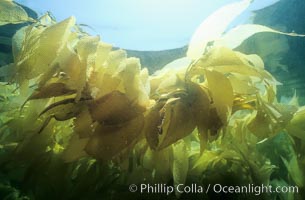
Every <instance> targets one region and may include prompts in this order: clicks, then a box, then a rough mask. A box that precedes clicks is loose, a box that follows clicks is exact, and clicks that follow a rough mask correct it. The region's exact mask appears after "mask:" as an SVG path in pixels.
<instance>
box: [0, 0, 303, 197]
mask: <svg viewBox="0 0 305 200" xmlns="http://www.w3.org/2000/svg"><path fill="white" fill-rule="evenodd" d="M249 3H250V1H247V0H245V1H241V2H237V3H233V4H230V5H228V6H225V7H223V8H221V9H220V10H218V11H216V12H215V13H214V14H213V15H212V16H211V18H209V19H207V21H205V22H204V23H203V25H202V26H201V27H200V28H199V29H198V31H197V32H196V33H195V34H194V36H193V39H192V41H191V43H190V45H189V51H188V54H187V55H186V57H184V58H181V59H177V60H175V61H173V62H171V63H169V64H168V65H166V66H165V67H164V68H163V69H162V70H160V71H158V72H155V74H152V75H149V74H148V70H147V69H145V68H142V67H141V63H140V60H139V59H137V58H134V57H128V55H127V53H126V52H125V51H124V50H122V49H113V48H112V45H110V44H106V43H104V42H103V41H101V40H100V38H99V37H95V36H90V35H88V34H87V33H84V32H83V31H80V30H79V28H78V27H77V25H76V24H75V19H74V18H73V17H70V18H68V19H66V20H64V21H62V22H59V23H56V22H55V21H54V20H53V19H52V18H51V17H50V16H48V14H46V15H45V16H43V17H41V18H40V19H39V20H38V21H37V22H35V23H33V24H30V25H28V26H27V27H25V28H23V29H21V30H19V32H17V35H18V37H17V36H16V37H14V38H13V40H15V42H16V44H17V43H19V45H16V49H15V51H14V63H12V64H11V65H10V66H7V67H6V69H5V70H6V71H10V73H8V74H11V77H9V80H10V83H1V85H0V90H1V96H0V114H1V115H0V130H1V132H0V141H1V143H0V153H1V155H3V156H1V159H0V173H1V176H2V175H3V174H4V172H5V173H6V174H7V175H5V176H6V177H7V180H6V182H3V183H2V182H1V183H2V186H3V187H2V188H7V191H8V192H7V193H3V198H4V197H6V198H7V197H8V195H13V194H15V196H16V198H17V197H19V196H21V195H20V194H25V195H27V196H30V198H33V199H46V198H49V199H70V198H84V199H86V198H87V199H88V198H89V199H90V198H91V199H96V198H98V197H99V196H101V195H103V196H107V195H109V199H113V197H118V198H120V197H122V196H124V197H126V196H130V195H131V196H132V194H131V193H129V192H128V191H127V189H128V185H129V184H141V183H151V184H155V183H159V184H160V183H162V184H169V185H173V186H177V185H179V184H190V183H198V184H200V185H203V186H205V187H207V186H208V184H209V183H212V184H216V183H218V184H220V183H221V184H234V185H248V184H249V183H250V184H255V185H261V184H273V185H279V184H283V185H297V186H298V187H299V188H300V190H301V189H302V187H303V186H304V179H303V178H301V177H302V175H303V174H304V170H303V169H304V163H305V162H304V160H305V159H304V154H303V153H302V152H303V151H304V125H303V124H304V119H305V118H304V108H303V107H299V106H298V104H297V103H296V102H297V98H296V97H294V99H293V100H292V101H291V103H289V104H283V103H280V102H278V101H277V98H276V94H277V92H276V87H277V85H279V84H280V83H279V82H277V81H276V79H275V78H274V77H273V76H272V74H270V73H269V72H268V71H266V69H265V66H264V61H263V60H262V59H261V58H260V57H259V56H258V55H255V54H252V55H246V54H244V53H242V52H238V51H236V50H234V49H233V48H235V47H237V46H238V45H239V44H241V43H242V41H243V40H245V39H247V38H248V37H250V36H252V35H253V34H255V33H257V32H266V31H267V32H268V31H269V32H270V31H271V32H274V33H276V34H278V33H279V34H283V33H281V32H278V31H275V30H273V29H269V28H267V27H264V26H258V25H244V26H242V27H240V28H237V29H234V31H233V32H234V33H235V34H236V35H240V34H241V35H244V37H239V36H238V37H236V38H237V40H238V41H237V40H231V39H226V38H231V36H230V34H231V33H232V32H231V31H228V32H227V33H226V34H223V32H224V31H225V29H226V28H227V26H228V24H229V23H230V22H231V21H232V20H233V19H234V18H235V17H237V16H238V15H239V13H241V12H242V11H243V10H244V9H246V7H247V6H248V5H249ZM232 9H233V10H236V13H232ZM222 13H225V14H226V16H228V15H230V16H229V17H227V18H226V19H225V21H223V24H222V25H221V26H219V27H216V28H215V30H214V29H213V28H211V27H210V26H208V25H209V24H211V23H215V22H217V21H218V20H220V19H221V20H224V19H223V16H222V15H221V14H222ZM215 20H216V21H215ZM226 20H227V21H226ZM202 27H204V30H203V28H202ZM247 27H249V29H247ZM254 27H255V29H254ZM209 28H210V29H211V30H208V29H209ZM212 29H213V30H212ZM206 30H207V32H204V34H200V33H201V32H202V31H206ZM239 31H243V32H241V33H239ZM244 31H245V32H244ZM212 33H213V34H214V35H211V34H212ZM262 34H263V33H262ZM287 35H289V36H301V35H297V34H296V35H291V34H287ZM229 36H230V37H229ZM219 39H220V40H219ZM223 41H227V42H229V45H225V43H223ZM209 42H212V43H209ZM20 43H21V44H20ZM208 43H209V44H208ZM207 45H208V48H206V47H207ZM283 138H284V139H283ZM297 144H301V145H300V146H297ZM270 146H271V147H273V146H274V147H275V149H276V150H274V151H271V150H270V149H272V148H270ZM17 172H18V173H17ZM14 173H16V174H14ZM3 176H4V175H3ZM20 185H26V187H20ZM93 186H94V187H93ZM125 186H126V188H125ZM15 188H17V189H15ZM122 188H123V189H122ZM18 190H20V191H21V193H19V192H18ZM122 190H123V191H122ZM174 193H175V194H172V196H170V197H173V198H178V197H180V196H181V198H185V197H188V196H187V195H190V194H181V193H179V191H177V190H176V191H175V192H174ZM1 195H2V193H1ZM134 195H135V196H132V197H133V198H137V197H138V198H142V197H143V196H137V194H134ZM141 195H142V194H141ZM174 195H176V196H174ZM302 195H303V193H301V192H300V193H299V194H295V198H301V197H302ZM161 196H162V195H161ZM1 197H2V196H1ZM201 197H202V198H210V199H211V198H214V197H217V195H216V194H212V193H208V194H202V196H200V198H201ZM249 197H251V198H252V197H253V198H256V196H251V195H250V196H249ZM261 197H262V198H264V199H268V198H269V199H270V198H272V199H276V198H277V195H276V194H272V195H271V194H264V195H262V196H261ZM281 197H282V196H281Z"/></svg>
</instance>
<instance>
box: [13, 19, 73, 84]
mask: <svg viewBox="0 0 305 200" xmlns="http://www.w3.org/2000/svg"><path fill="white" fill-rule="evenodd" d="M74 24H75V18H74V17H70V18H68V19H66V20H64V21H62V22H60V23H58V24H55V25H52V26H50V27H47V28H45V29H41V28H40V29H36V28H35V27H29V29H28V30H27V33H26V37H25V40H24V41H25V42H24V43H23V48H22V50H21V52H20V54H19V55H18V56H17V58H16V67H17V75H18V77H20V78H19V79H21V80H20V81H21V82H22V80H23V79H32V78H34V77H36V76H38V75H40V74H42V73H44V74H47V73H48V72H50V71H52V70H53V69H52V67H54V66H56V65H55V63H53V61H54V60H55V58H56V57H57V56H58V55H59V53H60V51H61V50H62V49H63V47H65V45H66V43H67V41H68V39H69V36H70V34H71V30H70V29H71V27H72V26H73V25H74ZM52 75H53V74H52ZM52 75H51V76H52Z"/></svg>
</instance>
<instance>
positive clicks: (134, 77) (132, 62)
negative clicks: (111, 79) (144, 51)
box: [115, 58, 149, 108]
mask: <svg viewBox="0 0 305 200" xmlns="http://www.w3.org/2000/svg"><path fill="white" fill-rule="evenodd" d="M140 73H141V65H140V60H139V59H137V58H127V59H126V60H125V62H124V63H122V64H121V65H120V67H119V68H118V71H117V74H115V77H118V78H120V79H121V80H122V82H121V84H122V87H123V88H124V93H125V94H126V96H127V97H128V98H129V99H130V100H131V101H132V102H133V103H134V104H137V105H139V106H142V107H143V108H145V107H146V106H147V105H149V94H147V93H146V89H145V87H144V85H143V82H142V80H141V77H140Z"/></svg>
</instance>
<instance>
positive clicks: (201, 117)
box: [188, 82, 215, 150]
mask: <svg viewBox="0 0 305 200" xmlns="http://www.w3.org/2000/svg"><path fill="white" fill-rule="evenodd" d="M188 93H189V97H190V98H191V103H190V104H191V112H192V113H193V116H194V121H195V124H196V126H197V129H198V134H199V139H200V149H201V150H204V149H205V147H206V143H207V141H208V130H209V129H210V128H211V123H210V121H211V120H210V118H211V116H210V109H211V99H210V96H209V94H208V91H207V89H206V88H203V86H200V85H199V84H195V83H192V82H190V83H188ZM213 123H215V121H214V122H213Z"/></svg>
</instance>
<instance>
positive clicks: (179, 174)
mask: <svg viewBox="0 0 305 200" xmlns="http://www.w3.org/2000/svg"><path fill="white" fill-rule="evenodd" d="M172 147H173V167H172V172H173V179H174V186H175V188H177V187H178V185H179V184H185V181H186V178H187V174H188V170H189V158H188V157H189V154H188V149H187V146H186V143H185V142H184V141H183V140H181V141H178V142H177V143H175V144H174V145H173V146H172ZM175 194H176V196H177V197H179V196H180V195H181V193H179V191H177V190H175Z"/></svg>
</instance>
